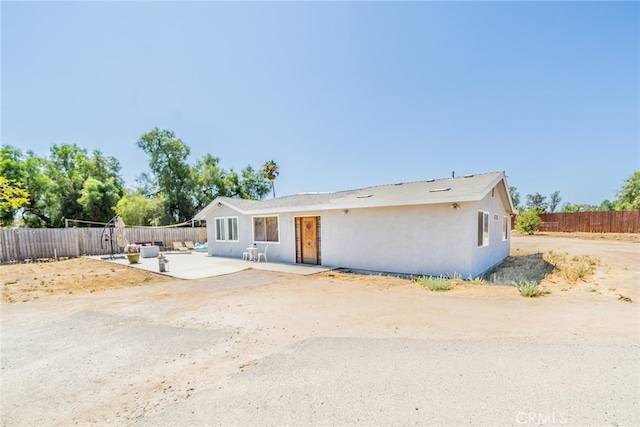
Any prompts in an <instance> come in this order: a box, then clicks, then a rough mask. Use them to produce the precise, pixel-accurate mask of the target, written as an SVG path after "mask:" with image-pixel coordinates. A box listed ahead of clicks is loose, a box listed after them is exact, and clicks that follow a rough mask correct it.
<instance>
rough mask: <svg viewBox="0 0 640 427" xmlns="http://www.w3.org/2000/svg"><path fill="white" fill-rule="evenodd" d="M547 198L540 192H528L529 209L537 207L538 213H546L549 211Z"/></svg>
mask: <svg viewBox="0 0 640 427" xmlns="http://www.w3.org/2000/svg"><path fill="white" fill-rule="evenodd" d="M546 200H547V198H546V197H545V196H543V195H541V194H540V193H536V194H527V205H526V206H527V209H529V210H532V209H535V210H536V211H537V212H538V213H545V212H546V211H547V202H546Z"/></svg>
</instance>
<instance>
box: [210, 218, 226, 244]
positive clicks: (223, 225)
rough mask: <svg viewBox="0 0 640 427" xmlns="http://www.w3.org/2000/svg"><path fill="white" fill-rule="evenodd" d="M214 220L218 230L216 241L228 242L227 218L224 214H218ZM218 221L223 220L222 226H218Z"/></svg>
mask: <svg viewBox="0 0 640 427" xmlns="http://www.w3.org/2000/svg"><path fill="white" fill-rule="evenodd" d="M213 220H214V221H213V222H214V224H215V227H216V228H215V230H216V242H226V241H227V224H226V223H227V220H226V218H225V217H223V216H218V217H215V218H214V219H213ZM218 221H222V227H219V226H218ZM220 229H221V230H222V233H224V236H223V238H222V239H221V238H220V233H218V230H220Z"/></svg>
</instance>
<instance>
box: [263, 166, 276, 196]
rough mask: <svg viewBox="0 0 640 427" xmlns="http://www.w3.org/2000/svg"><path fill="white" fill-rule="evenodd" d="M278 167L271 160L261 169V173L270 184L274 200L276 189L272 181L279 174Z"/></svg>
mask: <svg viewBox="0 0 640 427" xmlns="http://www.w3.org/2000/svg"><path fill="white" fill-rule="evenodd" d="M278 169H279V168H278V165H277V164H276V162H274V161H273V160H269V161H268V162H266V163H265V164H264V166H263V167H262V173H263V174H264V176H266V177H267V179H268V180H269V182H270V183H271V190H272V191H273V198H274V199H275V198H276V187H275V186H274V185H273V181H274V180H275V179H276V177H277V176H278V175H279V174H280V171H279V170H278Z"/></svg>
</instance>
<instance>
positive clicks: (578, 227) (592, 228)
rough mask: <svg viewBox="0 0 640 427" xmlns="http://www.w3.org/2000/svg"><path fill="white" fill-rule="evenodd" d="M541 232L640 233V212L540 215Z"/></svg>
mask: <svg viewBox="0 0 640 427" xmlns="http://www.w3.org/2000/svg"><path fill="white" fill-rule="evenodd" d="M540 219H541V220H542V227H541V228H540V231H562V232H572V231H582V232H587V233H640V210H635V211H604V212H560V213H548V214H540Z"/></svg>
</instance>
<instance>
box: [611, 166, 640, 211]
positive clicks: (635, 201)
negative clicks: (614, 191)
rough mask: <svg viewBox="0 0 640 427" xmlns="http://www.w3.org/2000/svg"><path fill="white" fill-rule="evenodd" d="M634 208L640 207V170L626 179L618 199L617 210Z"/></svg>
mask: <svg viewBox="0 0 640 427" xmlns="http://www.w3.org/2000/svg"><path fill="white" fill-rule="evenodd" d="M633 209H640V171H635V172H633V174H632V175H631V176H630V177H628V178H627V179H625V181H624V184H623V185H622V188H621V189H620V191H619V192H618V200H617V201H616V210H617V211H625V210H633Z"/></svg>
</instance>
